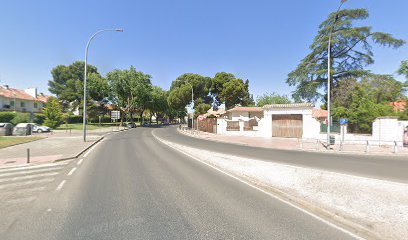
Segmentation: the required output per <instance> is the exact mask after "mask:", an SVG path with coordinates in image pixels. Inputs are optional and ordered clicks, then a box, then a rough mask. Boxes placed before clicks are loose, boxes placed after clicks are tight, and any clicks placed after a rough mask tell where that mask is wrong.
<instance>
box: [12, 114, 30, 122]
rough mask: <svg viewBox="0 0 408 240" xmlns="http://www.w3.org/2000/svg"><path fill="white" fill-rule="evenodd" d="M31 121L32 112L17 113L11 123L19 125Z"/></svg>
mask: <svg viewBox="0 0 408 240" xmlns="http://www.w3.org/2000/svg"><path fill="white" fill-rule="evenodd" d="M29 121H30V113H16V115H15V117H14V118H13V119H12V120H11V123H12V124H14V125H17V124H19V123H27V122H29Z"/></svg>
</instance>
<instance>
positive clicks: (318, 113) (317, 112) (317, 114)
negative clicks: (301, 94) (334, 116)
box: [312, 108, 328, 118]
mask: <svg viewBox="0 0 408 240" xmlns="http://www.w3.org/2000/svg"><path fill="white" fill-rule="evenodd" d="M327 115H328V114H327V110H323V109H319V108H314V109H313V111H312V116H313V117H314V118H327Z"/></svg>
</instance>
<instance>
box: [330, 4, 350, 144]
mask: <svg viewBox="0 0 408 240" xmlns="http://www.w3.org/2000/svg"><path fill="white" fill-rule="evenodd" d="M345 2H347V0H341V2H340V6H339V8H338V9H337V12H336V15H335V18H334V22H333V23H332V26H331V27H330V31H329V44H328V47H327V147H328V148H329V147H330V130H331V129H330V125H331V116H330V101H331V98H330V93H331V91H330V89H331V73H330V71H331V38H332V33H333V28H334V24H335V23H336V22H337V17H338V14H339V11H340V9H341V7H342V6H343V4H344V3H345Z"/></svg>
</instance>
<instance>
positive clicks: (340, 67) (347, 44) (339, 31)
mask: <svg viewBox="0 0 408 240" xmlns="http://www.w3.org/2000/svg"><path fill="white" fill-rule="evenodd" d="M368 15H369V14H368V11H367V10H366V9H345V10H340V11H339V12H338V14H336V13H331V14H330V15H329V17H328V18H327V19H326V20H325V21H324V22H322V23H321V24H320V26H319V31H318V33H317V36H316V37H315V38H314V41H313V43H312V44H311V45H310V50H311V53H310V54H308V55H307V56H306V57H305V58H304V59H302V61H301V62H300V64H299V65H298V66H297V68H296V69H295V70H294V71H292V72H291V73H289V74H288V78H287V80H286V82H287V83H288V84H289V85H290V86H295V87H296V90H295V91H294V92H293V98H294V99H298V100H303V101H311V102H315V101H317V100H324V97H323V94H322V93H321V92H322V90H326V91H327V63H328V62H327V58H328V45H329V35H330V33H331V36H332V37H331V50H330V52H331V83H332V86H333V87H335V86H336V83H337V82H338V81H339V80H341V79H349V78H360V77H362V76H365V75H366V74H367V73H368V71H367V70H365V69H364V68H365V67H366V66H368V65H370V64H373V63H374V58H373V52H372V45H373V44H377V45H380V46H385V47H392V48H398V47H400V46H402V45H403V44H405V42H404V41H403V40H400V39H396V38H394V37H393V36H392V35H391V34H388V33H382V32H373V31H372V28H371V26H355V24H354V22H355V21H358V20H364V19H367V18H368Z"/></svg>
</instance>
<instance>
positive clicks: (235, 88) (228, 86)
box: [219, 79, 248, 109]
mask: <svg viewBox="0 0 408 240" xmlns="http://www.w3.org/2000/svg"><path fill="white" fill-rule="evenodd" d="M247 93H248V90H247V88H246V86H245V84H244V82H243V81H242V80H241V79H232V80H230V81H228V82H226V83H224V85H223V89H222V91H221V93H220V95H219V97H220V99H224V102H225V108H226V109H231V108H233V107H235V106H236V105H239V104H240V105H242V103H243V100H244V98H245V97H246V96H247Z"/></svg>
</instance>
